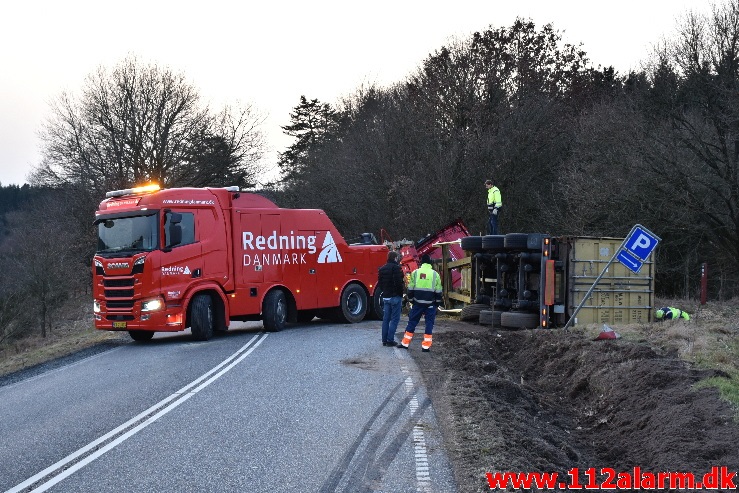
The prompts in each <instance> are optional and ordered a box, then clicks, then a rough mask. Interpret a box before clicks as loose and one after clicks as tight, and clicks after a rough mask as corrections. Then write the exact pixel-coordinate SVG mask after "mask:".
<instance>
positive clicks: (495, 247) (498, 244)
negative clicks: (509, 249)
mask: <svg viewBox="0 0 739 493" xmlns="http://www.w3.org/2000/svg"><path fill="white" fill-rule="evenodd" d="M504 240H505V235H487V236H483V237H482V249H483V250H485V251H486V252H490V251H492V252H495V253H497V252H502V251H505V245H504Z"/></svg>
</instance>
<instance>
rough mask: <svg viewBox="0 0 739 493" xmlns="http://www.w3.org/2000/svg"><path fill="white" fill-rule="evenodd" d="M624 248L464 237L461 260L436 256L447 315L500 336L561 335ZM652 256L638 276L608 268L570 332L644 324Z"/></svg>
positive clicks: (650, 298) (532, 238)
mask: <svg viewBox="0 0 739 493" xmlns="http://www.w3.org/2000/svg"><path fill="white" fill-rule="evenodd" d="M622 242H623V239H622V238H599V237H574V236H551V235H546V234H541V233H509V234H506V235H488V236H468V237H465V238H462V239H461V240H460V244H461V247H462V249H463V250H464V251H465V252H466V256H465V258H462V259H459V260H452V259H451V258H450V257H449V256H448V255H442V259H443V261H442V263H441V265H440V266H439V267H440V270H442V272H443V273H444V276H443V277H444V279H445V280H446V279H452V278H458V279H460V282H459V283H458V285H457V286H454V285H452V284H451V283H449V282H445V285H444V297H445V301H446V305H447V307H448V308H449V307H453V306H456V307H461V308H462V314H461V316H462V318H463V319H467V320H471V319H473V318H474V319H476V318H477V317H479V318H480V321H481V323H485V324H488V323H492V325H493V326H495V327H503V328H535V327H542V328H550V327H562V326H564V325H565V324H566V323H567V321H568V320H569V319H570V317H571V316H572V314H573V313H575V310H576V308H577V307H578V305H580V303H581V302H582V301H583V298H584V297H585V296H586V294H587V293H588V291H589V290H590V288H591V287H592V286H593V283H594V282H595V281H596V279H597V278H598V276H599V275H600V274H601V272H602V271H603V268H604V267H605V266H606V265H607V264H608V263H609V261H610V260H611V258H612V257H613V255H614V253H615V252H616V251H617V250H618V248H619V247H620V246H621V244H622ZM654 274H655V263H654V254H653V253H652V254H651V255H650V257H649V258H648V260H647V261H646V262H645V263H644V265H643V267H642V268H641V270H640V271H639V273H638V274H636V273H634V272H632V271H631V270H629V269H627V268H626V267H624V266H623V265H621V264H620V263H617V262H614V263H612V264H611V265H610V266H608V270H607V271H606V272H605V273H604V275H603V277H602V278H601V279H600V281H598V283H597V285H596V286H595V288H594V289H593V291H592V292H591V293H590V295H589V296H588V298H587V299H586V300H585V302H584V303H583V306H582V308H581V309H580V311H579V312H578V313H577V316H576V318H575V319H574V320H573V321H572V323H571V324H570V325H581V326H582V325H587V324H592V323H598V324H600V323H605V324H629V323H641V322H650V321H651V313H652V310H651V309H652V306H653V304H654Z"/></svg>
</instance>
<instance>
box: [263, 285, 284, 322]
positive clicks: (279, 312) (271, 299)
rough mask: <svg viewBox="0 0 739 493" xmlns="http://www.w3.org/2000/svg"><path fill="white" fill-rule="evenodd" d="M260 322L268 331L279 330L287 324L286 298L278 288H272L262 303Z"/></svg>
mask: <svg viewBox="0 0 739 493" xmlns="http://www.w3.org/2000/svg"><path fill="white" fill-rule="evenodd" d="M262 323H263V324H264V329H265V330H267V331H269V332H279V331H281V330H282V329H284V328H285V325H286V324H287V299H286V298H285V293H283V292H282V290H280V289H273V290H272V291H270V292H269V293H267V296H265V297H264V302H263V303H262Z"/></svg>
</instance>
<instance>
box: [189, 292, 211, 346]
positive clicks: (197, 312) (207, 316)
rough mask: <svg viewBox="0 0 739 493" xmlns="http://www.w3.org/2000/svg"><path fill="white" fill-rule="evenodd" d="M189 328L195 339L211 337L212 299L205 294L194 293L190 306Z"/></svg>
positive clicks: (205, 339)
mask: <svg viewBox="0 0 739 493" xmlns="http://www.w3.org/2000/svg"><path fill="white" fill-rule="evenodd" d="M190 320H191V322H190V330H191V331H192V337H193V339H195V340H196V341H207V340H208V339H210V338H211V337H213V300H212V299H211V297H210V296H209V295H207V294H196V295H195V297H194V298H193V299H192V305H191V307H190Z"/></svg>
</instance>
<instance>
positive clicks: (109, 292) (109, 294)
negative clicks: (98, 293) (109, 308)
mask: <svg viewBox="0 0 739 493" xmlns="http://www.w3.org/2000/svg"><path fill="white" fill-rule="evenodd" d="M105 297H106V298H133V289H106V290H105Z"/></svg>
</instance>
